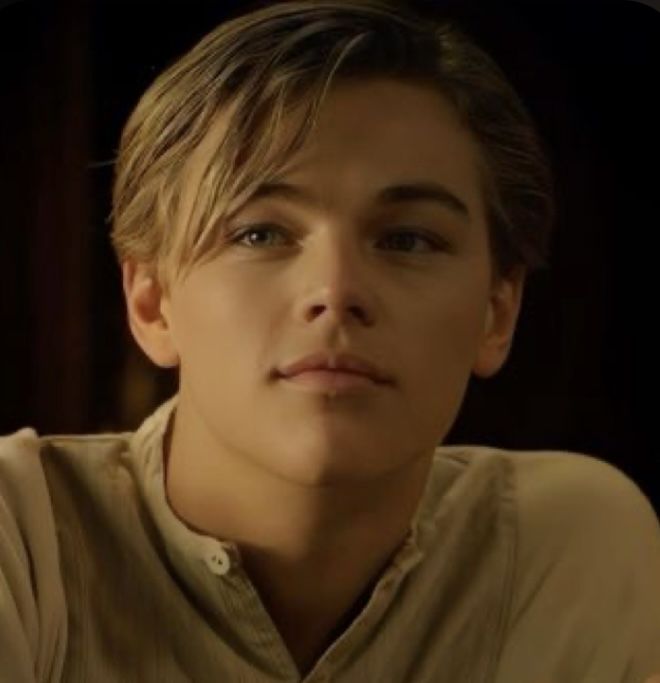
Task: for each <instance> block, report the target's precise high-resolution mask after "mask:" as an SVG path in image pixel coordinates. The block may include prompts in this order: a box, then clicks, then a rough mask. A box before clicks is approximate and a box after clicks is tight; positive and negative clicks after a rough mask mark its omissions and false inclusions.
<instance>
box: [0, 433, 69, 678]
mask: <svg viewBox="0 0 660 683" xmlns="http://www.w3.org/2000/svg"><path fill="white" fill-rule="evenodd" d="M38 444H39V442H38V437H37V435H36V433H35V432H34V431H33V430H31V429H23V430H21V431H19V432H16V433H15V434H12V435H10V436H5V437H2V438H0V680H2V681H11V682H12V683H42V682H48V683H55V682H56V681H59V680H60V678H61V673H62V668H63V663H64V653H65V649H66V637H67V621H66V604H65V599H64V589H63V584H62V577H61V573H60V567H59V555H58V548H57V538H56V532H55V522H54V519H53V512H52V505H51V502H50V495H49V493H48V488H47V485H46V479H45V476H44V473H43V469H42V467H41V463H40V459H39V445H38Z"/></svg>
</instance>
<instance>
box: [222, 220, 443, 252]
mask: <svg viewBox="0 0 660 683" xmlns="http://www.w3.org/2000/svg"><path fill="white" fill-rule="evenodd" d="M267 231H270V232H279V233H280V234H283V232H284V231H283V230H279V229H277V226H275V225H274V224H273V223H257V224H255V225H250V226H248V227H246V228H244V229H240V231H238V232H234V233H233V234H232V235H230V236H229V237H228V242H229V243H230V244H237V245H238V246H249V245H247V244H239V243H240V241H241V240H242V239H243V238H245V237H246V236H247V235H249V234H250V233H264V232H267ZM391 235H415V236H416V237H421V238H423V239H424V240H425V241H426V242H427V243H428V244H430V245H431V247H432V249H431V251H448V248H449V244H448V243H447V242H446V241H445V240H443V239H442V238H441V237H438V236H436V235H434V236H430V235H428V234H426V233H425V232H423V231H419V230H392V231H390V232H388V233H387V237H390V236H391ZM408 253H416V252H408Z"/></svg>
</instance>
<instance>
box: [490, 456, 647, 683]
mask: <svg viewBox="0 0 660 683" xmlns="http://www.w3.org/2000/svg"><path fill="white" fill-rule="evenodd" d="M502 457H505V458H506V459H507V460H508V461H509V462H510V463H511V468H510V471H511V473H512V475H511V476H512V478H513V487H512V489H513V491H514V492H515V495H514V500H515V509H516V515H515V518H516V525H515V527H516V551H515V558H516V559H515V570H514V576H513V590H512V593H511V594H510V598H511V601H510V604H509V609H508V613H509V614H508V629H507V632H508V636H507V641H506V646H505V649H504V652H503V659H502V665H503V671H507V672H509V674H510V673H511V672H512V671H513V672H516V674H515V675H512V677H511V678H503V679H502V680H516V676H518V678H520V676H519V673H520V672H519V671H518V668H517V667H519V666H520V662H523V661H526V660H525V655H524V652H526V651H530V650H538V648H540V647H543V649H542V652H543V656H542V657H539V661H538V662H537V663H538V664H540V663H541V661H543V663H544V666H545V671H546V672H547V671H557V672H558V674H557V675H558V676H559V677H558V678H557V680H560V679H561V680H571V681H572V680H580V681H582V680H594V681H596V680H598V681H610V680H612V681H614V680H616V681H624V680H625V681H626V682H628V681H631V683H632V682H633V681H634V682H635V683H637V681H641V680H644V678H643V676H647V675H648V674H649V672H650V671H654V670H657V668H658V667H659V666H660V650H659V649H658V637H659V636H658V634H660V522H659V521H658V517H657V515H656V513H655V510H654V509H653V506H652V505H651V503H650V501H649V500H648V498H647V497H646V496H645V495H644V493H643V492H642V491H641V489H640V488H639V486H638V485H637V484H636V483H635V482H634V481H633V480H632V479H630V478H629V477H628V476H627V475H626V474H625V473H623V472H622V471H621V470H619V469H618V468H616V467H614V466H613V465H611V464H609V463H607V462H605V461H603V460H599V459H597V458H594V457H592V456H588V455H584V454H581V453H569V452H563V451H560V452H555V451H531V452H522V451H513V452H512V451H507V452H503V455H502ZM542 644H543V645H542ZM538 651H539V652H541V650H538ZM542 670H543V669H540V670H538V671H535V672H534V675H537V676H538V675H540V673H542ZM525 675H527V673H526V674H525ZM562 677H563V678H562Z"/></svg>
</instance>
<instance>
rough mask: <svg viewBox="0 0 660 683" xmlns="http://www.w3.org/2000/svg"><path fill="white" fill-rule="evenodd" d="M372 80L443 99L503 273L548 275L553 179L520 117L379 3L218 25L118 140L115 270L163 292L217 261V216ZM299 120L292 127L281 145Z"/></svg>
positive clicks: (415, 21) (464, 40) (463, 62)
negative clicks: (429, 90)
mask: <svg viewBox="0 0 660 683" xmlns="http://www.w3.org/2000/svg"><path fill="white" fill-rule="evenodd" d="M378 77H386V78H395V79H401V80H405V82H408V83H410V82H418V83H420V84H424V85H426V86H431V87H434V88H437V89H438V91H439V92H441V93H442V94H443V95H444V96H445V97H446V98H448V99H449V101H450V102H451V103H452V104H453V105H454V106H455V108H456V110H457V111H458V113H459V115H460V117H461V120H462V122H463V124H464V125H465V126H466V127H467V128H468V129H469V130H470V132H471V133H472V135H473V136H474V138H475V140H476V142H477V144H478V148H479V151H480V154H481V160H482V176H483V191H484V202H485V206H486V210H487V219H488V227H489V235H490V241H491V249H492V252H493V257H494V260H495V264H496V266H497V270H498V272H500V273H506V272H508V271H509V270H510V269H511V268H513V267H515V266H518V265H524V266H526V267H528V268H536V267H542V266H544V265H545V263H546V261H547V252H548V247H549V240H550V233H551V230H552V227H553V222H554V194H553V178H552V172H551V169H550V164H549V160H548V156H547V154H546V153H545V150H544V146H543V143H542V141H541V139H540V137H539V135H538V134H537V132H536V130H535V127H534V124H533V122H532V120H531V117H530V116H529V114H528V112H527V110H526V108H525V106H524V105H523V104H522V102H521V100H520V98H519V97H518V95H517V93H516V92H515V90H514V89H513V87H512V86H511V85H510V84H509V82H508V81H507V79H506V77H505V76H504V74H503V73H502V71H501V70H500V69H499V67H498V66H497V65H496V63H495V62H494V61H493V60H492V59H491V58H490V57H489V56H488V55H487V54H486V53H485V52H484V51H483V50H482V49H481V48H479V47H478V46H477V45H475V44H474V42H473V41H472V40H470V39H469V38H468V36H467V35H466V34H465V33H464V32H463V31H462V30H461V29H459V28H458V27H457V26H455V25H454V24H453V23H452V22H450V21H448V20H443V19H439V18H437V17H433V18H431V17H422V16H420V15H418V14H417V13H415V12H413V11H411V10H410V9H407V8H403V7H401V6H398V5H397V6H395V5H393V4H391V3H389V2H386V1H385V0H320V1H316V2H313V3H310V2H304V1H296V0H294V1H289V2H280V3H276V4H270V5H268V6H267V7H263V8H260V9H257V10H254V11H252V12H250V13H248V14H245V15H243V16H239V17H237V18H234V19H232V20H229V21H226V22H224V23H222V24H221V25H220V26H218V27H217V28H216V29H215V30H214V31H212V32H211V33H209V34H208V35H207V36H205V37H204V38H203V39H202V40H201V41H199V42H198V44H197V45H195V46H194V47H193V48H192V49H191V50H190V51H189V52H188V53H186V54H185V55H183V57H181V58H180V59H178V60H177V61H176V62H175V63H174V64H172V65H171V66H170V67H169V68H168V69H167V70H165V71H164V72H163V73H162V74H161V75H160V76H158V78H156V80H155V81H154V82H153V84H152V85H151V86H150V87H149V88H148V89H147V91H146V92H145V93H144V94H143V96H142V97H141V99H140V101H139V102H138V104H137V106H136V107H135V109H134V111H133V112H132V114H131V116H130V117H129V119H128V121H127V123H126V125H125V126H124V129H123V131H122V135H121V139H120V144H119V150H118V154H117V160H116V166H115V180H114V186H113V207H112V223H113V224H112V233H111V239H112V244H113V247H114V249H115V251H116V254H117V258H118V260H119V261H120V262H123V261H125V260H127V259H134V260H136V261H139V262H142V263H146V264H150V265H152V266H153V267H154V268H155V269H156V270H157V272H158V274H159V277H160V279H161V282H162V284H163V286H165V287H166V288H167V286H168V283H169V282H170V281H171V280H172V279H173V278H176V277H179V276H181V275H183V274H185V273H186V272H187V271H188V270H189V269H190V268H192V267H193V266H194V265H195V264H197V263H198V262H200V261H201V260H203V259H204V258H208V257H210V256H212V253H213V245H214V244H216V243H217V240H216V239H214V237H215V234H214V233H215V231H216V230H217V226H218V225H220V224H221V223H222V220H223V218H225V217H226V216H227V215H229V214H230V213H231V212H232V211H233V210H235V209H236V208H238V206H239V205H240V204H241V203H242V202H243V201H245V200H246V199H247V198H249V196H250V194H251V192H252V191H253V190H254V189H255V188H256V186H257V185H258V184H260V183H261V182H264V181H266V180H268V179H269V178H272V177H274V176H275V175H276V174H277V173H278V171H279V170H280V169H281V168H282V167H283V166H284V165H285V164H286V162H287V160H288V159H289V158H291V156H292V155H293V154H295V152H296V151H298V150H299V149H300V148H301V146H302V145H303V144H304V142H305V140H306V139H307V137H308V136H309V135H310V133H311V132H312V131H313V129H314V125H315V123H316V120H317V117H318V113H319V111H320V108H321V106H322V104H323V101H324V98H325V97H326V95H327V93H328V92H329V90H330V88H331V87H332V85H333V84H334V83H337V82H339V81H342V80H349V79H367V78H378ZM293 118H295V120H296V121H300V125H299V127H298V128H297V129H296V130H294V132H293V134H292V135H289V136H285V135H284V130H285V128H284V123H285V122H289V121H291V120H292V119H293ZM219 120H221V121H222V125H221V126H220V127H219V128H218V121H219ZM214 130H215V131H216V134H215V137H214V141H215V147H214V149H213V152H212V154H211V155H210V158H209V163H208V164H207V165H206V167H205V168H204V169H203V173H202V174H201V176H200V177H199V178H197V179H196V180H197V183H196V186H195V187H194V188H193V191H194V199H193V201H192V202H191V204H192V206H193V207H194V211H190V212H188V215H187V216H185V215H182V213H185V212H183V211H182V205H183V202H182V191H183V186H184V185H185V180H186V177H187V174H186V173H185V172H184V170H185V168H186V164H187V162H189V160H190V158H191V156H192V155H193V154H194V153H195V151H196V150H197V149H198V148H199V146H200V145H201V144H202V142H203V141H204V140H205V139H207V138H208V136H209V135H210V134H211V131H214ZM217 131H219V134H218V133H217ZM216 138H217V139H216Z"/></svg>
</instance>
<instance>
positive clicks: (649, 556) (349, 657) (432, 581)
mask: <svg viewBox="0 0 660 683" xmlns="http://www.w3.org/2000/svg"><path fill="white" fill-rule="evenodd" d="M176 401H177V397H176V396H175V397H174V398H173V399H171V400H170V401H168V402H166V403H165V404H163V405H162V406H161V407H160V408H158V410H157V411H156V412H155V413H154V414H153V415H152V416H151V417H149V418H148V419H147V420H146V421H145V422H144V423H143V425H142V426H141V427H140V429H139V430H138V431H137V432H135V433H120V434H95V435H87V436H43V437H40V436H38V435H37V434H36V433H35V431H34V430H33V429H30V428H25V429H22V430H20V431H18V432H16V433H15V434H12V435H10V436H6V437H4V438H0V681H1V682H2V683H32V682H34V681H39V682H42V681H50V682H54V681H63V682H66V683H111V682H112V683H183V682H184V681H185V682H190V681H193V682H194V683H218V682H221V683H224V682H225V681H228V682H232V683H233V682H236V683H252V682H255V683H256V682H260V683H261V682H265V681H273V682H274V681H301V680H304V681H306V682H307V683H313V682H320V681H340V682H346V683H369V682H376V683H643V681H644V680H645V679H646V677H647V676H649V675H650V674H651V673H653V672H660V524H659V523H658V518H657V517H656V515H655V513H654V511H653V508H652V507H651V505H650V503H649V501H648V499H647V498H646V497H645V496H644V495H643V493H642V492H641V491H640V490H639V488H638V487H637V486H636V485H635V484H634V483H633V482H632V481H631V480H630V479H629V478H627V477H626V476H625V475H624V474H623V473H622V472H620V471H619V470H618V469H615V468H614V467H612V466H611V465H609V464H607V463H605V462H603V461H601V460H597V459H595V458H592V457H589V456H585V455H579V454H575V453H563V452H541V451H530V452H519V451H515V452H514V451H505V450H500V449H494V448H487V447H477V446H451V447H448V446H441V447H438V449H437V452H436V455H435V458H434V464H433V467H432V469H431V474H430V476H429V479H428V482H427V485H426V489H425V492H424V496H423V498H422V499H421V501H420V503H419V506H418V508H417V512H416V514H415V517H414V519H413V520H412V521H411V531H410V534H409V536H408V538H407V539H406V541H405V542H404V543H403V544H402V546H401V547H400V550H399V551H398V554H395V557H394V559H393V561H392V563H391V565H390V566H389V567H388V568H387V569H386V570H385V571H384V572H383V574H382V576H381V577H380V579H379V580H378V582H377V583H376V585H375V588H374V590H373V592H372V593H371V595H370V598H369V600H368V602H367V604H366V606H365V607H364V608H363V609H362V611H361V612H359V614H358V615H357V616H356V617H355V619H354V620H353V621H352V622H351V623H350V625H349V626H348V627H347V628H346V630H344V632H343V633H341V634H340V635H339V636H338V637H337V638H336V639H335V640H334V641H333V642H332V644H331V645H330V646H329V647H328V649H327V650H326V651H325V653H324V654H323V655H322V656H321V658H320V659H319V660H318V661H317V662H316V665H315V666H314V667H313V669H312V670H311V671H310V672H309V674H308V675H307V676H306V677H305V678H304V679H301V676H300V675H299V673H298V671H297V670H296V666H295V664H294V662H293V660H292V658H291V656H290V654H289V653H288V651H287V649H286V647H285V646H284V643H283V641H282V639H281V637H280V635H279V633H278V632H277V630H276V628H275V626H274V625H273V622H272V621H271V619H270V617H269V615H268V613H267V611H266V610H265V608H264V606H263V604H262V602H261V600H260V598H259V596H258V594H257V592H256V590H255V588H254V586H253V585H252V583H251V581H250V579H249V577H248V576H247V574H246V573H245V571H244V570H243V568H242V566H241V557H240V551H239V549H238V547H237V546H236V545H235V544H234V543H232V542H231V541H229V540H218V539H215V538H212V537H209V536H205V535H202V534H199V533H196V532H195V531H193V530H192V529H190V528H188V527H187V526H186V525H185V524H184V523H182V521H181V520H180V519H179V518H178V517H177V516H176V515H175V514H174V513H173V511H172V509H171V508H170V507H169V505H168V503H167V500H166V497H165V489H164V481H163V459H162V453H163V451H162V440H163V435H164V432H165V429H166V426H167V423H168V419H169V417H170V416H171V414H172V411H173V409H174V408H175V407H176ZM341 561H342V558H341V557H337V562H341Z"/></svg>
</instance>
